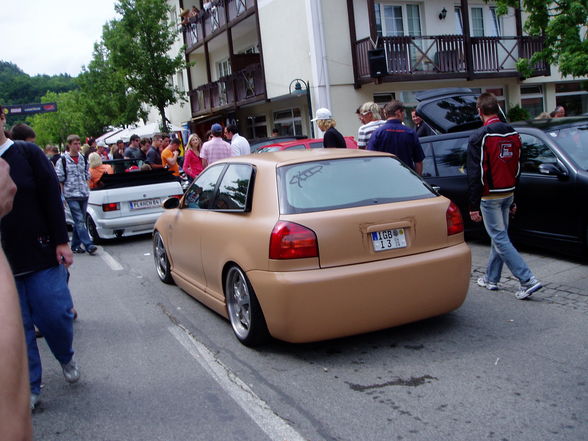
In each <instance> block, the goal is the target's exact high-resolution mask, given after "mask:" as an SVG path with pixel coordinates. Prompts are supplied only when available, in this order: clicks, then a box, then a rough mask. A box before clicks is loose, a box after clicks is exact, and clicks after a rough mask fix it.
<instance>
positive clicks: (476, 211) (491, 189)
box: [466, 93, 542, 300]
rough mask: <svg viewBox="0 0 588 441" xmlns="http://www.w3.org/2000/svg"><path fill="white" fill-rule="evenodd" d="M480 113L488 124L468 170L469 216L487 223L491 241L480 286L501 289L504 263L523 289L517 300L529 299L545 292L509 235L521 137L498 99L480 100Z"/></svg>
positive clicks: (473, 143) (474, 138)
mask: <svg viewBox="0 0 588 441" xmlns="http://www.w3.org/2000/svg"><path fill="white" fill-rule="evenodd" d="M477 106H478V113H479V114H480V118H481V119H482V121H483V122H484V125H483V127H480V128H479V129H478V130H476V131H475V132H474V133H473V134H472V135H471V136H470V139H469V141H468V151H467V162H466V169H467V174H468V185H469V192H468V195H469V207H470V208H469V209H470V218H471V219H472V220H473V221H474V222H480V221H482V220H483V221H484V227H485V228H486V231H487V232H488V235H489V236H490V239H492V248H491V250H490V258H489V260H488V266H487V268H486V274H485V275H484V276H483V277H480V278H479V279H478V285H480V286H482V287H485V288H487V289H489V290H491V291H495V290H497V289H498V282H499V281H500V276H501V273H502V265H503V263H506V265H507V266H508V269H510V271H511V272H512V274H513V275H514V276H515V277H516V278H517V279H519V281H520V282H521V286H520V288H519V290H518V291H517V292H516V294H515V297H516V298H517V299H519V300H522V299H526V298H527V297H529V296H530V295H531V294H533V293H534V292H535V291H537V290H539V289H541V288H542V285H541V283H540V282H539V281H538V280H537V279H536V278H535V276H534V275H533V273H532V272H531V270H530V269H529V267H528V266H527V264H526V263H525V261H524V260H523V258H522V257H521V255H520V254H519V252H518V251H517V250H516V248H515V247H514V246H513V245H512V243H511V242H510V239H509V237H508V221H509V215H510V214H514V213H515V212H516V205H515V204H514V191H515V188H516V185H517V183H518V177H519V171H520V163H519V161H520V155H521V137H520V136H519V134H518V133H517V132H516V131H515V130H514V129H513V128H512V127H511V126H510V125H509V124H506V123H504V122H502V121H501V120H500V118H499V117H498V114H499V108H498V102H497V101H496V97H495V96H494V95H492V94H491V93H483V94H482V95H480V96H479V97H478V102H477Z"/></svg>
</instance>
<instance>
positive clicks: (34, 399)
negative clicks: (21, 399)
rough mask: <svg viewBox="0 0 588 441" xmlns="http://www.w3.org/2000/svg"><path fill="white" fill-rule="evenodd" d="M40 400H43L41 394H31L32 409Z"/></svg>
mask: <svg viewBox="0 0 588 441" xmlns="http://www.w3.org/2000/svg"><path fill="white" fill-rule="evenodd" d="M39 401H41V396H40V395H39V394H31V410H35V407H37V404H39Z"/></svg>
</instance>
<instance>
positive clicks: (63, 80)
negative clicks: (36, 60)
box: [0, 61, 78, 126]
mask: <svg viewBox="0 0 588 441" xmlns="http://www.w3.org/2000/svg"><path fill="white" fill-rule="evenodd" d="M77 88H78V85H77V84H76V82H75V79H74V78H72V77H70V76H69V75H67V74H61V75H53V76H49V75H36V76H33V77H31V76H29V75H27V74H26V73H24V72H23V71H22V70H21V69H19V67H18V66H17V65H15V64H13V63H9V62H7V61H0V103H1V104H31V103H40V102H41V97H42V96H43V95H45V94H46V93H47V92H48V91H51V92H56V93H59V92H67V91H70V90H74V89H77ZM18 122H25V120H24V119H23V116H9V117H8V118H7V124H8V125H9V126H12V125H14V124H16V123H18Z"/></svg>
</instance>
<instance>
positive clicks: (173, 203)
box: [163, 197, 180, 210]
mask: <svg viewBox="0 0 588 441" xmlns="http://www.w3.org/2000/svg"><path fill="white" fill-rule="evenodd" d="M179 206H180V198H174V197H171V198H167V199H166V200H165V201H163V208H165V209H166V210H170V209H172V208H178V207H179Z"/></svg>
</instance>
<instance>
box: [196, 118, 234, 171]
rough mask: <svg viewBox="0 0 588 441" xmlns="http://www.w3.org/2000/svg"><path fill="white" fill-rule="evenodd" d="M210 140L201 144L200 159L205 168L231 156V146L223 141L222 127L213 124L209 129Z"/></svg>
mask: <svg viewBox="0 0 588 441" xmlns="http://www.w3.org/2000/svg"><path fill="white" fill-rule="evenodd" d="M210 132H211V134H212V139H211V140H210V141H206V142H205V143H204V144H202V149H201V150H200V158H202V165H203V166H204V167H205V168H206V167H207V166H208V165H210V164H212V163H213V162H216V161H220V160H221V159H225V158H228V157H230V156H232V155H233V152H232V150H231V144H229V143H228V142H226V141H225V140H223V138H222V136H223V126H221V125H220V124H218V123H214V124H213V125H212V127H211V128H210Z"/></svg>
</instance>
